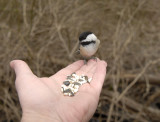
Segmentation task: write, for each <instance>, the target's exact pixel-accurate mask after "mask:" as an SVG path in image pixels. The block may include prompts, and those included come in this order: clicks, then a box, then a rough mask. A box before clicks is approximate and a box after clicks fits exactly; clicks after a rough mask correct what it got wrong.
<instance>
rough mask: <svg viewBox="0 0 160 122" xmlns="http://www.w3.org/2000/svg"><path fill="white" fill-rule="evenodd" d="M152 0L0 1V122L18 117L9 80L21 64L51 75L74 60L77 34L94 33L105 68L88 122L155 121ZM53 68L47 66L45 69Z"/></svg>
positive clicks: (158, 35) (159, 33)
mask: <svg viewBox="0 0 160 122" xmlns="http://www.w3.org/2000/svg"><path fill="white" fill-rule="evenodd" d="M159 5H160V1H159V0H121V1H118V0H88V1H85V0H68V1H67V0H45V1H43V0H28V1H27V0H1V1H0V44H1V47H0V59H1V63H0V83H1V85H0V121H2V122H11V121H12V122H17V121H19V120H20V117H21V109H20V106H19V102H18V98H17V93H16V91H15V86H14V79H15V75H14V73H13V71H11V69H10V67H9V62H10V61H11V60H13V59H22V60H24V61H26V62H27V63H28V64H29V66H30V67H31V69H32V71H33V72H34V73H35V74H36V75H38V76H40V77H42V76H50V75H51V74H54V73H55V72H56V71H58V70H60V69H61V68H63V67H65V66H66V65H68V64H69V63H72V62H73V61H75V60H78V59H79V57H78V56H75V54H74V52H75V50H76V48H75V47H76V46H77V42H78V41H77V39H78V35H79V34H80V33H81V32H83V31H86V30H90V31H93V32H94V33H95V34H96V35H97V36H98V37H99V39H100V40H101V44H102V45H101V48H100V50H99V53H98V57H100V58H101V59H103V60H106V61H107V62H108V71H107V76H106V80H105V83H104V86H103V90H102V94H101V97H100V102H99V105H98V107H97V110H96V113H95V115H94V116H93V118H92V120H91V121H93V122H100V121H108V122H123V121H124V122H132V121H134V122H142V121H143V122H148V121H154V122H156V121H159V120H160V116H159V115H160V55H159V53H160V48H159V47H160V8H159ZM51 67H52V68H51Z"/></svg>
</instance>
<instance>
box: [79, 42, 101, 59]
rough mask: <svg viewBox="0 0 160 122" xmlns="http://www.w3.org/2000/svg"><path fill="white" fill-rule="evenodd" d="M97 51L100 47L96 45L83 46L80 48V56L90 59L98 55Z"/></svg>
mask: <svg viewBox="0 0 160 122" xmlns="http://www.w3.org/2000/svg"><path fill="white" fill-rule="evenodd" d="M97 49H98V46H96V45H95V44H90V45H87V46H82V45H81V46H80V54H81V55H82V56H83V57H86V58H89V57H91V56H93V55H94V54H95V53H96V51H97Z"/></svg>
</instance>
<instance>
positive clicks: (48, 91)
mask: <svg viewBox="0 0 160 122" xmlns="http://www.w3.org/2000/svg"><path fill="white" fill-rule="evenodd" d="M10 66H11V67H12V68H13V69H14V70H15V73H16V81H15V85H16V90H17V92H18V97H19V101H20V104H21V107H22V112H23V113H22V120H21V121H22V122H35V121H38V122H43V121H46V122H53V121H54V122H55V121H58V122H59V121H65V122H86V121H89V119H90V118H91V117H92V115H93V114H94V112H95V110H96V108H97V104H98V100H99V95H100V92H101V89H102V85H103V82H104V78H105V75H106V66H107V64H106V63H105V62H104V61H102V60H99V59H98V60H97V62H96V61H94V60H89V61H88V63H87V65H84V63H83V61H82V60H80V61H76V62H74V63H72V64H70V65H69V66H67V67H66V68H64V69H62V70H60V71H59V72H57V73H56V74H54V75H52V76H50V77H43V78H39V77H37V76H36V75H34V74H33V73H32V71H31V70H30V68H29V67H28V65H27V64H26V63H25V62H24V61H21V60H14V61H11V63H10ZM73 72H76V74H78V75H82V74H84V75H87V76H88V77H92V81H91V83H90V84H88V83H86V84H84V85H82V86H80V88H79V91H78V92H77V93H76V94H75V96H74V97H69V96H64V95H63V93H62V92H61V85H62V83H63V81H64V80H66V77H67V75H70V74H72V73H73Z"/></svg>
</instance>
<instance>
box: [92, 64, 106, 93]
mask: <svg viewBox="0 0 160 122" xmlns="http://www.w3.org/2000/svg"><path fill="white" fill-rule="evenodd" d="M106 67H107V63H106V62H105V61H99V62H98V64H97V69H96V72H95V74H94V76H93V79H92V81H91V86H93V87H94V88H95V89H96V90H97V92H98V93H100V92H101V89H102V86H103V83H104V79H105V76H106Z"/></svg>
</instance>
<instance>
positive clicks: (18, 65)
mask: <svg viewBox="0 0 160 122" xmlns="http://www.w3.org/2000/svg"><path fill="white" fill-rule="evenodd" d="M10 66H11V68H12V69H14V71H15V73H16V77H20V76H22V75H33V73H32V71H31V69H30V68H29V66H28V65H27V64H26V63H25V62H24V61H22V60H13V61H11V62H10Z"/></svg>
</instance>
